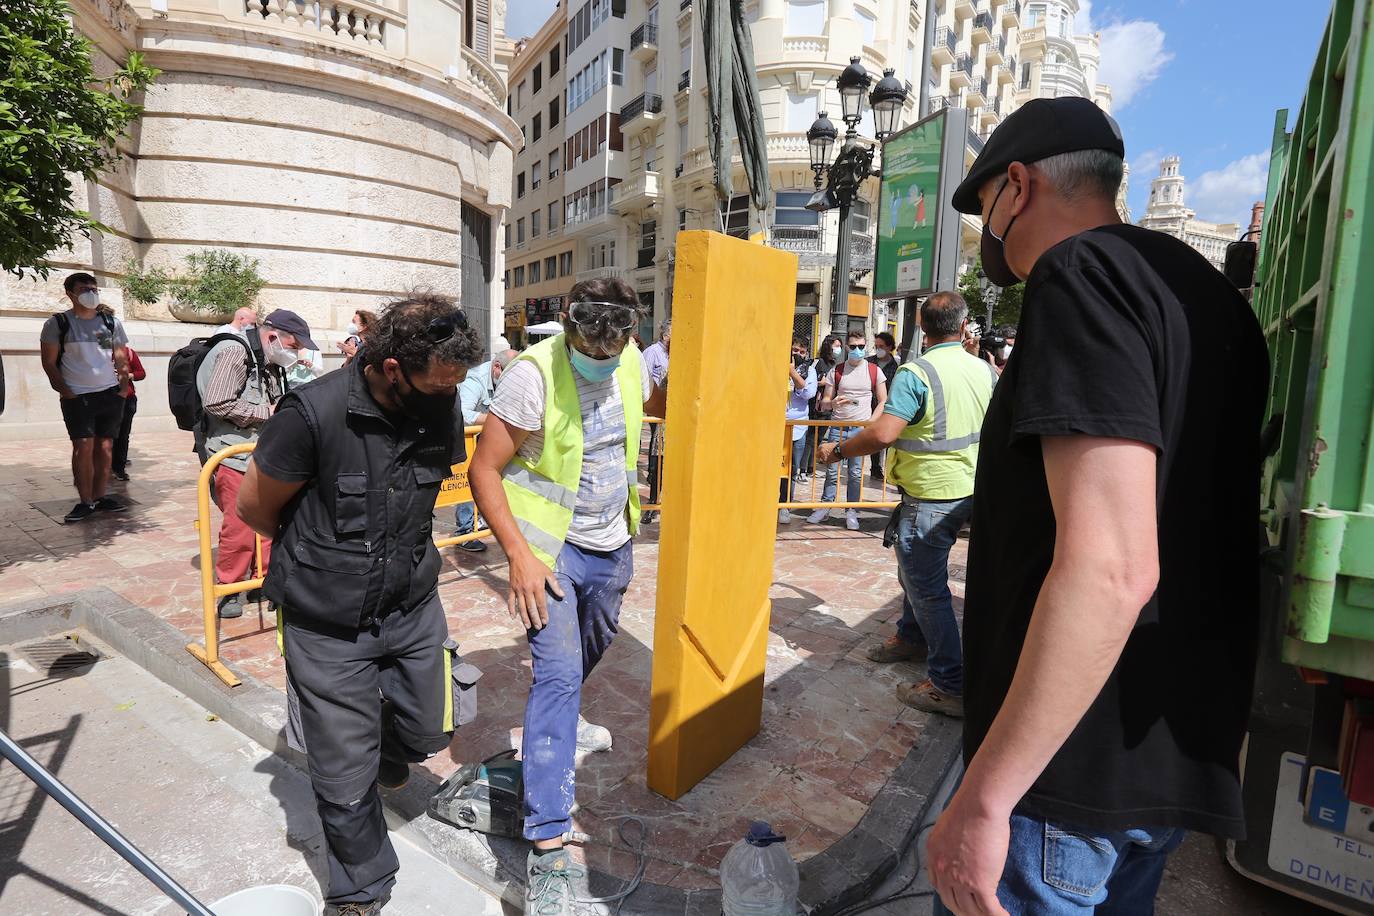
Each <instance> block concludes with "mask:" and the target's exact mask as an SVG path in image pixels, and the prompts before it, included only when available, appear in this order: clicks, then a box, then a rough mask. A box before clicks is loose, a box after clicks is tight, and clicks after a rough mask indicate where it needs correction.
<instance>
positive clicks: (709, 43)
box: [699, 0, 772, 213]
mask: <svg viewBox="0 0 1374 916" xmlns="http://www.w3.org/2000/svg"><path fill="white" fill-rule="evenodd" d="M699 2H701V4H702V7H703V16H702V37H703V39H704V40H705V42H706V85H707V88H708V90H709V92H710V96H709V98H708V105H709V110H710V142H711V158H712V160H713V161H714V162H715V164H716V195H717V196H718V197H719V198H720V200H721V201H722V202H723V203H728V202H729V200H730V198H731V197H732V196H733V195H734V181H733V176H732V175H731V168H730V157H731V154H732V153H733V147H734V141H735V140H736V139H738V140H739V151H740V158H741V159H743V161H744V177H745V180H746V181H748V182H749V199H750V201H751V202H752V203H753V206H754V209H755V210H757V211H758V212H760V213H767V212H768V205H769V203H770V201H769V198H770V197H771V196H772V193H771V190H770V188H769V185H768V151H767V148H766V146H765V144H766V143H767V137H766V135H765V134H764V130H763V110H762V107H761V106H760V104H759V84H758V80H757V79H756V77H755V68H754V42H753V39H752V38H751V37H750V34H749V23H747V22H745V20H744V0H699Z"/></svg>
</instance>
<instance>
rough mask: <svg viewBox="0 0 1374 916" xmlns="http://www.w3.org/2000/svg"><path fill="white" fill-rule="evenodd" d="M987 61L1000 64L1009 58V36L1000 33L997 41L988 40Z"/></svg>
mask: <svg viewBox="0 0 1374 916" xmlns="http://www.w3.org/2000/svg"><path fill="white" fill-rule="evenodd" d="M986 59H987V62H988V63H990V64H1000V63H1003V62H1004V61H1006V59H1007V36H1005V35H999V36H997V40H996V41H990V42H988V50H987V58H986Z"/></svg>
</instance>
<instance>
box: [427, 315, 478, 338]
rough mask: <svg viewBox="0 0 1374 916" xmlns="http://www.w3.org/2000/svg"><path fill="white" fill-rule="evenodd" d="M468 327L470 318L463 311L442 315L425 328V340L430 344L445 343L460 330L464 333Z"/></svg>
mask: <svg viewBox="0 0 1374 916" xmlns="http://www.w3.org/2000/svg"><path fill="white" fill-rule="evenodd" d="M467 327H468V316H467V315H466V314H464V313H463V312H461V311H458V312H450V313H449V314H447V315H440V316H439V317H438V318H435V319H434V320H433V321H431V322H430V323H429V326H428V327H426V328H425V338H426V339H427V340H428V341H429V342H430V343H443V342H444V341H446V340H448V339H449V338H450V337H452V336H453V335H454V334H456V333H457V332H458V330H459V329H462V330H464V331H466V330H467Z"/></svg>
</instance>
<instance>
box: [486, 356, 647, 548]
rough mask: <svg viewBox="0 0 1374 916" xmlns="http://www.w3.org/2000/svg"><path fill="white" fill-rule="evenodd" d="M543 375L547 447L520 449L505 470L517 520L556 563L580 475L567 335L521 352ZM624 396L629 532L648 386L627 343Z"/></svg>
mask: <svg viewBox="0 0 1374 916" xmlns="http://www.w3.org/2000/svg"><path fill="white" fill-rule="evenodd" d="M522 359H523V360H529V361H530V362H532V363H534V364H535V365H536V366H538V367H539V372H540V374H541V375H543V376H544V448H543V451H541V452H540V454H539V460H538V461H534V462H530V461H526V460H525V459H524V458H522V457H520V455H518V454H517V455H516V456H515V457H514V458H512V459H511V460H510V463H509V464H507V465H506V467H505V468H504V469H503V470H502V472H501V483H502V485H503V487H504V488H505V491H506V500H507V502H509V503H510V508H511V513H512V514H513V515H514V516H515V523H516V525H517V526H518V527H519V529H520V533H521V534H522V535H524V537H525V541H526V543H528V544H529V545H530V550H532V551H533V552H534V555H535V556H536V557H538V558H539V559H541V560H543V561H544V563H545V564H546V565H547V566H548V567H549V568H550V569H552V568H553V567H554V564H555V563H556V562H557V560H558V553H559V551H561V550H562V549H563V541H564V540H565V539H566V538H567V536H568V526H569V525H570V524H571V523H572V517H573V508H574V507H575V506H576V505H577V487H578V483H579V482H580V480H581V478H582V446H583V442H584V438H583V433H582V402H581V399H580V398H579V397H578V395H577V380H576V379H575V378H574V377H573V368H572V360H571V359H570V358H569V356H568V344H567V341H566V335H564V334H559V335H558V336H556V337H552V338H549V339H547V340H544V341H541V342H539V343H537V344H535V345H534V346H532V347H530V348H529V349H528V350H526V351H525V352H524V353H522V354H520V356H519V357H518V359H517V360H516V361H517V362H518V361H519V360H522ZM615 377H616V379H617V381H618V382H619V383H620V400H621V403H622V405H623V407H624V410H625V487H626V490H627V491H628V495H629V499H628V501H627V509H626V515H627V516H628V522H629V529H630V534H631V535H632V536H633V535H634V534H635V533H637V532H638V531H639V473H638V468H637V463H638V460H639V436H640V428H639V427H640V424H641V423H642V422H643V420H644V387H643V384H644V383H643V376H642V374H641V369H640V354H639V350H638V348H636V347H635V345H634V344H627V345H626V347H625V349H624V350H623V351H622V352H621V354H620V364H619V366H617V368H616V371H615Z"/></svg>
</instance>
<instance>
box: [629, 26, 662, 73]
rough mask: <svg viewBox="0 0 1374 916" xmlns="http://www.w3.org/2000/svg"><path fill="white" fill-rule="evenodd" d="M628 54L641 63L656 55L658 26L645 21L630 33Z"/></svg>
mask: <svg viewBox="0 0 1374 916" xmlns="http://www.w3.org/2000/svg"><path fill="white" fill-rule="evenodd" d="M630 56H631V57H633V58H634V59H635V60H637V61H639V62H640V63H641V64H646V63H648V62H649V61H651V60H653V59H654V58H655V57H657V56H658V26H656V25H650V24H649V23H647V22H646V23H645V24H644V25H641V26H640V27H639V28H637V29H635V30H634V31H633V32H631V33H630Z"/></svg>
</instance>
